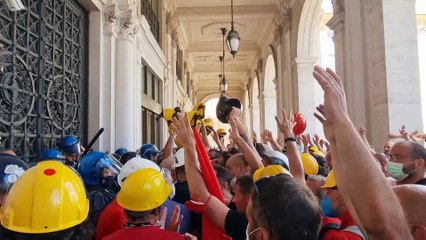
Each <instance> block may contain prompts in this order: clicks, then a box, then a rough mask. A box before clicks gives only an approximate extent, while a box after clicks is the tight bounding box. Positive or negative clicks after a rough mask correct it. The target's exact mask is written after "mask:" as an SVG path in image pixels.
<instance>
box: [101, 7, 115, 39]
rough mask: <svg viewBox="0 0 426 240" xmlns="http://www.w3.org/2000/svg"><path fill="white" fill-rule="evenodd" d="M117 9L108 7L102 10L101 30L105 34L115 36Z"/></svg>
mask: <svg viewBox="0 0 426 240" xmlns="http://www.w3.org/2000/svg"><path fill="white" fill-rule="evenodd" d="M117 18H118V8H117V5H115V4H113V5H108V6H105V7H104V9H103V30H104V33H107V34H112V35H115V34H116V30H117V27H116V26H117Z"/></svg>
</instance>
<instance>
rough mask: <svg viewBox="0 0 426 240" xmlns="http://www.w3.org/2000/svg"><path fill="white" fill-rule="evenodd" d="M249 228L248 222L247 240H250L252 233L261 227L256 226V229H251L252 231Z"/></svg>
mask: <svg viewBox="0 0 426 240" xmlns="http://www.w3.org/2000/svg"><path fill="white" fill-rule="evenodd" d="M248 229H249V226H248V224H247V228H246V240H250V235H252V234H253V233H255V232H256V231H257V230H259V229H260V227H258V228H256V229H254V230H253V231H251V232H249V231H248Z"/></svg>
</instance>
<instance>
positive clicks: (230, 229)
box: [225, 210, 248, 240]
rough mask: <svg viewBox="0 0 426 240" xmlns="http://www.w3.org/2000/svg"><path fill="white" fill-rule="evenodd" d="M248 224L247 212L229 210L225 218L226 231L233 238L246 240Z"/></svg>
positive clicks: (234, 239)
mask: <svg viewBox="0 0 426 240" xmlns="http://www.w3.org/2000/svg"><path fill="white" fill-rule="evenodd" d="M247 224H248V221H247V217H246V215H245V214H242V213H238V212H237V211H233V210H229V211H228V213H227V214H226V218H225V233H226V235H228V236H229V237H232V240H240V239H241V240H245V239H246V229H247Z"/></svg>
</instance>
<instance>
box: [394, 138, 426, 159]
mask: <svg viewBox="0 0 426 240" xmlns="http://www.w3.org/2000/svg"><path fill="white" fill-rule="evenodd" d="M406 143H408V145H409V146H410V148H411V154H412V155H413V156H416V157H419V158H421V159H423V160H425V163H426V149H425V148H424V147H423V146H422V145H421V144H418V143H416V142H411V141H406ZM396 144H398V143H396Z"/></svg>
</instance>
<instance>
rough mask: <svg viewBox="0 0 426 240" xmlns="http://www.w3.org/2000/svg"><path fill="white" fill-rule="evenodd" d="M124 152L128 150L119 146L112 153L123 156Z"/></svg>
mask: <svg viewBox="0 0 426 240" xmlns="http://www.w3.org/2000/svg"><path fill="white" fill-rule="evenodd" d="M126 152H128V151H127V149H126V148H119V149H117V150H115V152H114V154H117V155H119V156H123V154H125V153H126Z"/></svg>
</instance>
